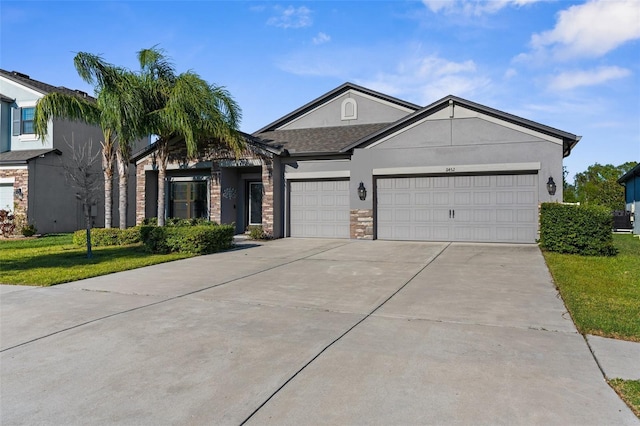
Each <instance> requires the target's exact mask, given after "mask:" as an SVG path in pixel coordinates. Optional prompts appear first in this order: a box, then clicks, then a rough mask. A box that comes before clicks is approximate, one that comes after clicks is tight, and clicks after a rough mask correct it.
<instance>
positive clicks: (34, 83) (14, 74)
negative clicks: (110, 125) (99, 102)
mask: <svg viewBox="0 0 640 426" xmlns="http://www.w3.org/2000/svg"><path fill="white" fill-rule="evenodd" d="M0 75H2V76H3V77H6V78H8V79H9V80H12V81H15V82H16V83H20V84H22V85H24V86H26V87H29V88H30V89H33V90H35V91H37V92H40V93H42V94H45V95H46V94H47V93H51V92H59V93H64V94H66V95H72V96H81V97H83V98H89V99H94V98H93V97H92V96H89V95H88V94H87V93H85V92H83V91H81V90H73V89H69V88H67V87H64V86H52V85H50V84H47V83H43V82H42V81H38V80H34V79H32V78H30V77H29V76H28V75H26V74H22V73H21V72H18V71H7V70H3V69H0Z"/></svg>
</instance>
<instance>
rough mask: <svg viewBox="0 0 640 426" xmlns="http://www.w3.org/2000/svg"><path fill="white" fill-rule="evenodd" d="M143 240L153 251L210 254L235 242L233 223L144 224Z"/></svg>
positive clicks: (141, 230)
mask: <svg viewBox="0 0 640 426" xmlns="http://www.w3.org/2000/svg"><path fill="white" fill-rule="evenodd" d="M140 234H141V235H142V241H143V242H144V245H145V246H146V247H147V249H148V250H149V251H151V252H152V253H172V252H182V253H191V254H208V253H215V252H217V251H220V250H225V249H228V248H230V247H231V246H232V244H233V235H234V234H235V227H234V226H232V225H216V226H211V225H196V226H163V227H157V226H142V227H141V228H140Z"/></svg>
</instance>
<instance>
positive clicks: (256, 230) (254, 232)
mask: <svg viewBox="0 0 640 426" xmlns="http://www.w3.org/2000/svg"><path fill="white" fill-rule="evenodd" d="M247 231H249V238H251V239H252V240H264V239H265V238H266V234H265V232H264V229H262V225H250V226H249V227H248V228H247Z"/></svg>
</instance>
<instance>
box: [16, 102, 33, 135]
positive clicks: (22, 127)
mask: <svg viewBox="0 0 640 426" xmlns="http://www.w3.org/2000/svg"><path fill="white" fill-rule="evenodd" d="M35 112H36V109H35V107H28V108H15V109H14V110H13V136H19V135H29V134H33V133H34V130H33V117H34V115H35Z"/></svg>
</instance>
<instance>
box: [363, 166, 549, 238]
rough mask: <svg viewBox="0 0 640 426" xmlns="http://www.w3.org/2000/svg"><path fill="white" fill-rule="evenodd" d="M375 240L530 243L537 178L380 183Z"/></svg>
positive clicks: (454, 178)
mask: <svg viewBox="0 0 640 426" xmlns="http://www.w3.org/2000/svg"><path fill="white" fill-rule="evenodd" d="M376 186H377V189H376V190H377V215H376V229H377V238H379V239H386V240H420V241H477V242H513V243H533V242H535V239H536V236H537V229H538V176H537V175H535V174H522V175H480V176H438V177H399V178H379V179H377V180H376Z"/></svg>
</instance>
